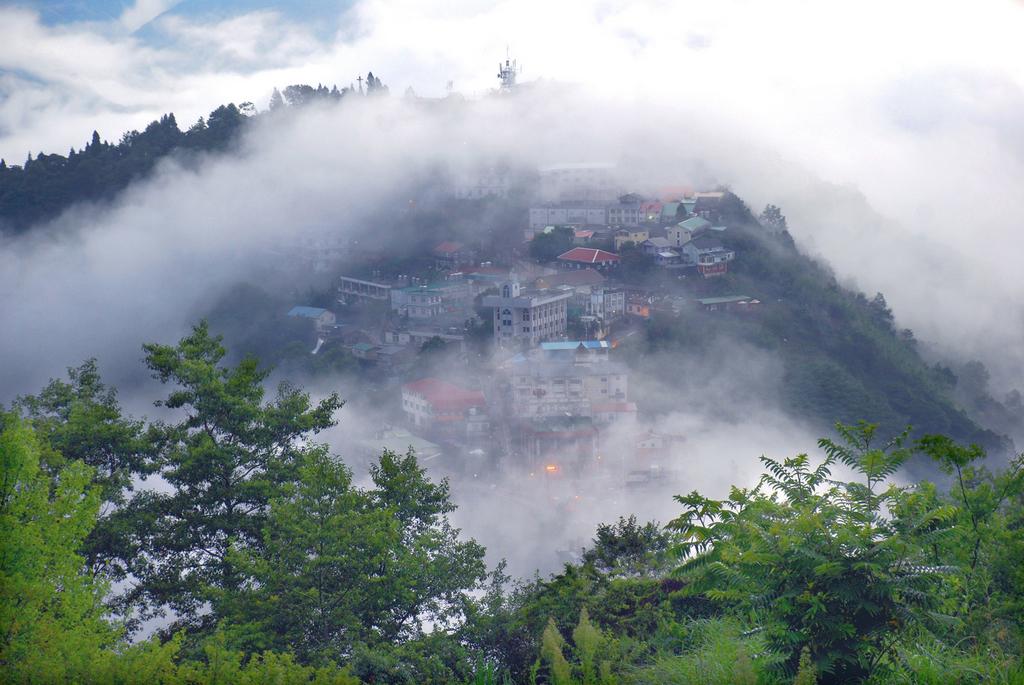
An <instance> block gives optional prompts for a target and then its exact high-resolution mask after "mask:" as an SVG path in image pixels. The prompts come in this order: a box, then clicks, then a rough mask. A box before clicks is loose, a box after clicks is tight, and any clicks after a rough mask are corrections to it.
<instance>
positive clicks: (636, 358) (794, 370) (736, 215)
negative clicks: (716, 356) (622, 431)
mask: <svg viewBox="0 0 1024 685" xmlns="http://www.w3.org/2000/svg"><path fill="white" fill-rule="evenodd" d="M729 197H730V200H731V207H730V209H729V210H728V214H727V215H726V218H725V221H727V223H728V224H729V226H730V228H729V230H728V231H726V232H724V233H723V234H722V236H721V241H722V242H723V243H724V244H725V245H726V246H727V247H729V248H731V249H733V250H735V251H736V253H737V254H738V255H740V256H741V258H738V259H737V260H736V262H735V264H734V266H733V268H732V269H731V270H730V273H729V274H727V275H726V276H724V277H721V278H717V279H713V280H711V281H709V282H705V283H700V284H698V285H699V287H700V288H701V289H702V291H701V292H700V295H701V296H702V297H712V296H718V295H737V294H743V295H746V296H748V297H754V298H757V299H758V300H760V301H761V305H760V306H759V308H758V309H757V310H756V312H749V313H745V314H742V315H731V316H730V315H721V314H717V315H716V314H715V313H711V314H709V313H706V312H701V311H699V310H696V309H695V308H693V307H685V308H682V309H681V310H680V311H678V312H673V313H672V314H665V313H661V314H659V313H655V315H654V316H653V317H652V320H651V321H650V323H649V324H648V325H647V327H646V329H645V331H644V333H645V335H644V336H643V337H642V339H641V340H639V341H638V342H636V343H632V344H630V345H626V346H625V348H624V349H625V350H627V353H629V354H632V355H633V363H634V364H635V366H636V367H637V368H641V369H643V368H644V367H647V368H648V372H649V374H650V375H651V376H652V377H656V378H660V379H661V380H663V381H665V380H668V381H670V382H671V383H681V382H682V379H681V378H680V379H673V378H672V376H673V373H676V372H678V370H679V369H681V368H685V367H684V365H683V364H682V363H675V364H668V363H665V355H667V354H671V355H673V356H674V357H676V358H677V360H678V362H684V361H685V360H687V359H690V360H692V361H693V362H694V363H697V362H698V361H699V360H700V359H704V358H708V357H709V355H711V353H712V352H714V351H715V349H716V348H720V347H723V346H724V345H726V344H727V343H729V342H731V341H741V342H742V343H743V344H745V345H749V346H751V347H753V348H756V349H759V350H762V351H764V352H766V353H767V354H769V355H770V356H771V357H773V358H776V359H779V360H780V361H781V363H782V366H783V369H784V374H783V376H782V378H781V379H780V380H781V384H780V387H779V388H778V396H766V397H764V398H763V401H764V402H765V403H766V404H768V405H774V403H775V402H777V401H778V402H781V404H782V405H783V406H784V407H785V408H786V409H787V411H788V412H789V413H791V414H792V415H794V416H798V417H801V418H804V419H807V420H809V421H810V422H812V423H813V424H815V425H817V426H819V427H820V429H822V430H824V429H825V428H826V427H827V426H829V425H831V423H832V422H833V421H835V420H837V419H838V420H841V421H844V422H855V421H857V420H858V419H860V418H863V417H871V419H872V421H875V422H877V423H878V424H879V426H880V430H881V432H882V433H883V434H884V435H886V436H893V435H897V434H899V433H900V432H901V431H902V430H903V429H904V428H906V426H908V425H913V426H915V427H916V428H917V429H918V430H919V431H924V432H940V433H944V434H947V435H950V436H952V437H954V438H955V439H957V440H962V441H965V442H973V443H978V444H980V445H982V446H984V447H985V448H986V449H988V450H990V451H991V452H993V453H997V454H1003V453H1006V452H1009V451H1012V448H1013V446H1012V441H1010V440H1009V439H1008V438H1007V435H1006V434H1007V433H1009V432H1011V431H1019V430H1020V429H1021V427H1024V407H1022V406H1020V404H1019V402H1014V397H1012V396H1011V397H1010V398H1009V399H1008V400H1007V401H1006V403H1003V402H1000V401H998V400H996V399H995V398H993V397H991V396H990V395H989V393H988V390H987V387H985V382H982V383H980V384H979V383H977V382H975V381H974V380H973V376H974V375H976V374H978V373H981V374H987V372H986V371H985V370H984V366H983V365H981V364H980V362H973V364H967V365H962V366H961V365H957V368H956V369H951V368H950V367H949V366H946V365H943V364H939V363H933V364H929V363H927V362H926V361H925V360H924V359H923V358H922V354H921V352H920V350H919V349H918V342H917V341H916V340H915V338H914V334H913V332H912V331H910V330H909V329H900V328H898V327H897V325H896V323H895V319H894V316H893V313H892V311H891V310H890V309H889V307H888V305H887V303H886V301H885V297H884V296H883V295H882V294H881V293H878V294H876V295H874V296H873V297H872V298H870V299H869V298H867V297H866V296H865V295H864V294H863V293H860V292H858V291H855V290H851V289H849V288H848V287H844V286H843V285H841V284H840V283H839V282H838V281H837V278H836V276H835V275H834V274H833V273H832V272H831V271H830V270H829V269H828V267H827V266H825V265H823V264H821V263H819V262H817V261H815V260H813V259H811V258H809V257H807V256H806V255H805V254H803V253H801V251H800V250H799V249H798V247H797V246H796V244H795V243H794V242H793V241H792V240H791V239H790V238H789V237H788V235H783V236H781V237H780V238H774V237H770V236H766V235H765V232H764V231H763V230H762V228H761V226H760V225H759V223H758V222H757V220H756V219H755V218H754V217H753V216H752V214H751V213H750V211H749V210H748V209H747V207H746V206H745V205H744V204H743V202H742V200H740V199H739V198H738V197H736V196H735V195H730V196H729ZM659 353H661V354H659ZM725 371H727V370H723V372H725ZM725 375H728V374H727V373H725ZM961 377H962V378H961ZM979 386H980V387H979ZM738 391H739V392H742V390H741V389H740V390H738ZM966 397H972V398H974V399H972V400H970V401H964V400H965V398H966ZM641 401H642V400H641ZM1008 405H1009V406H1008ZM650 409H651V410H656V408H655V407H651V408H650ZM985 409H988V411H985ZM967 410H969V411H970V413H968V411H967ZM993 428H995V430H993Z"/></svg>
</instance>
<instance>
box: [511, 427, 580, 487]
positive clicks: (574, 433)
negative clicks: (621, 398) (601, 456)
mask: <svg viewBox="0 0 1024 685" xmlns="http://www.w3.org/2000/svg"><path fill="white" fill-rule="evenodd" d="M517 434H518V436H519V440H520V442H521V445H520V452H521V453H522V454H523V455H524V456H525V457H526V459H527V460H528V462H529V464H530V465H531V466H532V467H533V468H534V469H536V470H535V471H533V472H532V473H538V472H540V473H541V475H557V474H558V473H560V472H561V471H562V470H564V469H573V468H579V467H580V466H582V465H583V464H587V463H590V462H591V461H592V460H593V458H594V455H595V453H596V450H597V441H598V429H597V427H596V426H595V425H594V421H593V419H591V418H590V417H589V416H550V417H543V418H533V419H529V420H527V421H524V422H523V423H522V425H521V426H520V427H519V430H518V431H517ZM540 469H543V471H540ZM532 473H531V475H532Z"/></svg>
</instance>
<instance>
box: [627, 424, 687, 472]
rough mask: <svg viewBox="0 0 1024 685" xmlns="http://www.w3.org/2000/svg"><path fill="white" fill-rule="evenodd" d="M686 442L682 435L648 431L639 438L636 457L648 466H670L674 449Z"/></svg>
mask: <svg viewBox="0 0 1024 685" xmlns="http://www.w3.org/2000/svg"><path fill="white" fill-rule="evenodd" d="M685 440H686V438H685V437H683V436H682V435H676V434H672V433H660V432H658V431H654V430H648V431H647V432H646V433H644V434H643V435H641V436H640V437H639V438H637V441H636V456H637V458H638V459H640V460H642V461H643V462H644V463H645V464H647V465H663V464H668V463H670V462H671V457H672V453H673V451H674V448H676V447H677V446H678V445H680V444H682V443H683V442H684V441H685Z"/></svg>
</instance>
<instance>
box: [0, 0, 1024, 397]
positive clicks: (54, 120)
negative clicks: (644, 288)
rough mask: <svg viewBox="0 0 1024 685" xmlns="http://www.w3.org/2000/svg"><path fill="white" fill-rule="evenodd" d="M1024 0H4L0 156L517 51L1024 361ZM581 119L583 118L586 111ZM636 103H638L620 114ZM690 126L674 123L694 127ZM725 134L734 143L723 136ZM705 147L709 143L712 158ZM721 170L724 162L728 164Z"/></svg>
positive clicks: (435, 88) (930, 309)
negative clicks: (366, 77)
mask: <svg viewBox="0 0 1024 685" xmlns="http://www.w3.org/2000/svg"><path fill="white" fill-rule="evenodd" d="M1021 35H1024V3H1022V2H1020V1H1019V0H1014V1H1010V0H994V1H992V2H986V3H984V4H983V5H979V4H977V3H963V2H934V1H915V0H910V1H908V2H901V3H882V2H856V3H853V2H847V3H811V2H803V1H799V0H781V1H780V2H773V3H757V2H749V1H745V0H725V1H723V2H714V3H707V2H687V1H681V2H675V1H673V2H658V1H648V2H634V1H630V2H624V1H617V0H601V1H597V2H579V1H571V0H570V1H567V2H559V3H550V2H538V1H536V0H514V1H511V0H508V1H501V0H499V1H482V0H457V1H454V2H451V1H449V2H442V3H438V2H429V1H424V0H415V1H412V0H390V1H386V2H385V1H381V0H356V1H354V2H328V1H326V0H324V1H320V2H311V3H309V2H302V3H300V2H294V1H287V2H286V1H279V2H272V1H269V0H231V1H229V2H212V0H180V1H176V0H137V1H136V2H134V3H129V2H117V1H114V0H100V1H94V2H85V1H84V0H79V1H74V0H63V1H43V0H36V1H22V2H14V3H8V4H4V5H0V157H5V158H7V159H8V161H9V162H13V163H20V162H21V161H22V160H23V159H24V157H25V156H26V155H27V154H28V153H29V152H38V151H40V150H43V151H61V152H65V151H66V150H67V149H68V148H69V147H71V146H76V147H81V146H82V145H83V144H84V142H85V141H86V140H87V138H88V136H89V134H90V133H91V131H92V130H94V129H95V130H98V131H99V132H100V133H101V135H102V136H103V137H104V138H107V139H111V140H117V139H118V138H119V137H120V135H121V133H123V132H124V131H125V130H129V129H133V128H135V129H141V128H143V127H144V126H145V124H146V123H148V122H149V121H151V120H153V119H155V118H157V117H158V116H160V115H161V114H163V113H164V112H167V111H173V112H175V114H176V115H177V118H178V121H179V123H180V124H181V125H183V126H185V125H187V124H188V123H189V122H191V121H194V120H195V119H196V118H198V117H199V116H201V115H203V114H205V113H208V112H209V111H210V110H212V109H213V108H215V107H216V106H217V105H219V104H221V103H223V102H225V101H229V100H230V101H235V102H242V101H252V102H254V103H255V104H256V106H257V107H260V108H262V107H265V105H266V102H267V100H268V98H269V95H270V92H271V90H272V88H273V87H275V86H277V87H283V86H285V85H288V84H290V83H302V82H309V83H317V82H324V83H329V84H333V83H337V84H338V85H339V86H341V85H345V84H348V83H351V82H353V81H355V79H356V77H357V76H358V75H360V74H364V73H365V72H366V71H369V70H373V71H374V72H375V73H376V74H377V75H378V76H380V77H382V78H383V79H384V81H385V82H386V83H387V84H389V85H390V87H391V91H392V93H396V94H397V93H402V92H404V91H405V89H406V88H408V87H411V88H413V89H414V91H415V92H416V93H417V94H419V95H422V96H440V95H443V94H444V93H445V92H446V87H447V84H448V83H449V82H452V83H453V85H454V90H455V91H457V92H460V93H462V94H464V95H466V96H467V97H476V96H480V95H482V94H484V93H486V92H487V91H488V90H489V89H491V88H492V87H493V86H494V85H495V83H496V81H495V73H496V64H497V62H498V61H499V60H500V59H502V58H504V57H505V55H506V53H507V52H508V54H511V55H512V56H513V57H515V58H517V59H518V60H519V64H520V65H522V74H521V77H520V78H521V80H523V81H530V80H535V79H543V80H545V81H548V82H555V83H565V84H574V85H575V86H577V87H578V88H579V89H580V92H584V93H586V95H587V97H588V99H586V100H582V99H581V100H580V103H579V104H580V105H581V106H587V107H598V108H599V109H609V110H612V109H614V110H616V111H617V114H616V116H615V117H614V118H610V119H608V120H607V121H602V120H601V119H600V117H594V116H593V114H594V113H593V112H589V113H588V115H589V116H590V120H591V123H592V124H593V125H594V126H596V127H598V129H599V130H601V132H602V134H604V135H609V136H620V135H621V134H622V133H623V131H624V130H626V129H629V128H630V127H635V128H642V129H645V130H647V131H652V132H654V133H657V134H661V135H660V137H659V136H658V135H654V136H651V140H645V141H644V143H645V144H647V145H653V146H654V148H656V149H651V150H650V152H651V154H653V155H654V156H660V157H665V156H666V154H673V153H674V152H675V150H674V149H672V146H675V145H681V146H682V148H683V149H681V150H680V153H681V154H685V153H686V152H687V150H686V148H688V147H691V148H696V147H700V148H702V149H706V148H708V147H709V146H710V147H714V146H715V145H718V146H719V148H720V149H721V150H723V152H722V153H720V154H719V155H718V157H720V159H718V160H716V159H712V160H711V163H712V164H713V163H715V162H716V161H722V160H728V162H729V165H730V166H728V168H721V169H720V173H719V174H718V179H719V180H720V181H721V182H725V183H728V184H729V185H731V186H733V187H734V188H735V189H736V190H737V192H739V193H740V195H741V196H743V197H744V198H745V199H747V200H748V202H749V203H750V204H751V205H752V206H754V207H755V208H757V207H760V206H763V204H764V203H766V202H774V203H776V204H779V205H781V206H782V207H783V211H784V212H786V213H787V215H788V216H789V218H790V224H791V228H792V232H793V234H794V235H795V236H796V237H797V238H798V240H800V242H801V245H802V247H804V248H805V249H807V250H809V251H811V252H814V253H816V254H819V255H821V256H822V257H824V258H825V259H826V260H827V261H828V262H829V263H830V264H832V265H833V266H834V267H835V268H836V270H837V273H838V274H839V275H840V277H842V278H844V279H846V280H847V281H848V282H849V283H850V284H852V285H855V286H856V287H860V288H862V289H864V290H866V291H869V294H870V293H872V292H874V291H882V292H884V293H885V295H886V296H887V298H888V300H889V302H890V304H891V305H893V308H894V310H895V312H896V316H897V318H898V320H899V321H900V323H902V324H903V325H907V326H909V327H911V328H913V329H914V330H915V332H916V333H917V334H918V337H919V338H921V339H924V340H927V341H928V342H929V343H931V344H934V345H935V346H936V347H937V349H939V350H941V351H942V352H944V353H947V354H959V355H963V356H968V357H972V356H974V357H980V358H982V359H983V360H984V361H986V363H988V364H989V365H990V366H992V367H993V368H994V370H995V373H994V376H995V379H996V382H997V383H998V382H1000V380H1005V381H1006V383H1005V385H1006V386H1007V387H1012V386H1013V381H1015V380H1016V379H1019V378H1022V377H1024V306H1022V304H1021V303H1022V302H1024V278H1021V277H1020V275H1019V270H1018V267H1017V264H1016V262H1017V261H1018V260H1017V259H1014V258H1013V255H1015V254H1020V253H1021V252H1022V247H1024V243H1022V239H1021V237H1020V227H1021V226H1022V225H1024V201H1022V199H1021V191H1020V189H1021V188H1022V187H1024V124H1022V123H1021V122H1024V41H1021V40H1020V36H1021ZM567 108H568V109H567V111H566V112H565V113H564V114H565V116H568V117H575V116H578V115H579V112H576V111H572V110H573V109H574V105H573V104H572V103H570V104H568V105H567ZM623 111H626V112H628V113H629V114H627V115H626V116H625V118H623V116H622V112H623ZM683 126H688V127H691V128H690V130H681V127H683ZM727 148H730V151H729V152H728V153H726V152H724V150H726V149H727ZM715 156H716V155H715V153H714V152H712V157H715ZM719 166H723V167H724V166H725V165H719Z"/></svg>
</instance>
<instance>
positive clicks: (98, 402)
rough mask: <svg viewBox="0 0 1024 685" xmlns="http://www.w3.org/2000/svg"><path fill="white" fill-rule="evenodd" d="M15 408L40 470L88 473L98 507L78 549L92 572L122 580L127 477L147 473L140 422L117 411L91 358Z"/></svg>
mask: <svg viewBox="0 0 1024 685" xmlns="http://www.w3.org/2000/svg"><path fill="white" fill-rule="evenodd" d="M15 405H16V406H17V407H18V408H20V410H21V411H23V412H24V414H25V416H26V417H27V418H28V419H29V420H30V421H31V423H32V426H33V428H34V429H35V431H36V434H37V436H38V437H39V441H40V447H41V449H42V459H41V460H42V466H43V468H45V469H46V470H47V471H48V472H49V473H50V474H51V475H56V474H57V473H58V472H59V471H60V469H62V468H63V467H64V466H65V465H66V464H67V463H69V462H74V461H81V462H82V463H84V464H86V465H87V466H89V467H90V468H91V469H92V473H93V484H95V485H96V486H98V488H99V493H100V498H101V509H100V516H99V520H98V521H97V523H96V526H95V527H94V528H93V529H92V531H91V532H90V533H89V537H88V538H87V539H86V542H85V546H84V548H83V549H82V550H81V551H82V553H83V554H84V556H85V558H86V562H87V564H88V566H89V567H90V568H91V569H92V570H93V572H94V573H99V572H100V571H102V572H103V573H104V574H105V575H106V576H107V578H108V579H110V580H115V581H120V580H124V579H125V577H126V576H127V573H128V567H129V564H130V562H131V560H132V559H133V558H134V556H135V554H136V551H135V549H134V548H133V545H132V544H131V536H130V535H125V534H124V532H125V528H129V529H130V527H131V526H132V525H134V523H135V521H133V520H132V519H131V517H130V516H129V515H128V512H127V511H126V510H125V509H124V508H123V507H124V505H125V503H126V500H127V495H128V493H130V492H131V491H132V489H133V479H134V478H136V477H139V476H142V477H145V475H146V474H148V473H149V471H150V467H149V459H148V457H149V442H148V440H146V437H145V431H144V424H143V422H141V421H137V420H135V419H132V418H130V417H125V416H124V415H123V413H122V409H121V405H120V403H119V402H118V400H117V393H116V391H115V390H114V389H113V388H109V387H107V386H106V385H104V383H103V382H102V380H101V379H100V375H99V370H98V368H97V366H96V360H95V359H90V360H88V361H86V362H85V363H83V364H82V365H81V366H79V367H77V368H70V369H68V381H63V380H59V379H54V380H51V381H50V382H49V384H48V385H47V386H46V387H45V388H44V389H43V390H42V391H41V392H40V393H39V394H38V395H34V396H26V397H20V398H18V400H17V402H16V403H15Z"/></svg>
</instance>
